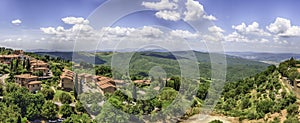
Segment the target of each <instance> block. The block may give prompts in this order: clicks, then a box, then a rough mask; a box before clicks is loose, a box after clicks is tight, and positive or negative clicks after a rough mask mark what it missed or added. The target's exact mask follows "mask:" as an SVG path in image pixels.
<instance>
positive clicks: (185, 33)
mask: <svg viewBox="0 0 300 123" xmlns="http://www.w3.org/2000/svg"><path fill="white" fill-rule="evenodd" d="M170 35H171V36H175V37H180V38H185V39H196V38H197V37H198V34H196V33H191V32H189V31H187V30H172V31H171V32H170Z"/></svg>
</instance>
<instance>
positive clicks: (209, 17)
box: [203, 15, 217, 21]
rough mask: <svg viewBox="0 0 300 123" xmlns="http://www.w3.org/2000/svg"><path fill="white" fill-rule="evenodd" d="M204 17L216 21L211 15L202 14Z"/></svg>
mask: <svg viewBox="0 0 300 123" xmlns="http://www.w3.org/2000/svg"><path fill="white" fill-rule="evenodd" d="M203 18H204V19H207V20H210V21H216V20H217V18H216V17H215V16H213V15H203Z"/></svg>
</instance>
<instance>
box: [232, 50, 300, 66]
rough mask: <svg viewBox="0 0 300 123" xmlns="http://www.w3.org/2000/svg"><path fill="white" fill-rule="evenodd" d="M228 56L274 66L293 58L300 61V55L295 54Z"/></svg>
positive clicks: (252, 53) (251, 53) (239, 54)
mask: <svg viewBox="0 0 300 123" xmlns="http://www.w3.org/2000/svg"><path fill="white" fill-rule="evenodd" d="M226 54H228V55H232V56H237V57H241V58H245V59H250V60H255V61H261V62H266V63H272V64H279V63H280V62H282V61H285V60H287V59H290V58H291V57H294V58H296V59H300V54H294V53H255V52H228V53H226Z"/></svg>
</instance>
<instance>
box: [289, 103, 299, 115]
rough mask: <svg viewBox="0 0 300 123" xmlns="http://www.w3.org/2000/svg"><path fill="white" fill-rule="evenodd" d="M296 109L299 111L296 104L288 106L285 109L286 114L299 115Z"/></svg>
mask: <svg viewBox="0 0 300 123" xmlns="http://www.w3.org/2000/svg"><path fill="white" fill-rule="evenodd" d="M298 109H299V106H298V105H297V104H290V105H289V106H288V107H287V112H288V113H289V115H290V116H294V115H297V114H298V113H299V111H298Z"/></svg>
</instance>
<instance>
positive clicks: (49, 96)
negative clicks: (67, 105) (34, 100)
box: [40, 88, 55, 100]
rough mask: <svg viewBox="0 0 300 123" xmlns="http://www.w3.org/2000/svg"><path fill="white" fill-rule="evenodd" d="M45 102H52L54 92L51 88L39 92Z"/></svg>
mask: <svg viewBox="0 0 300 123" xmlns="http://www.w3.org/2000/svg"><path fill="white" fill-rule="evenodd" d="M40 92H41V93H42V94H43V95H44V96H45V98H46V99H47V100H52V99H53V97H54V94H55V93H54V91H53V90H52V89H51V88H44V89H42V90H41V91H40Z"/></svg>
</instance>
